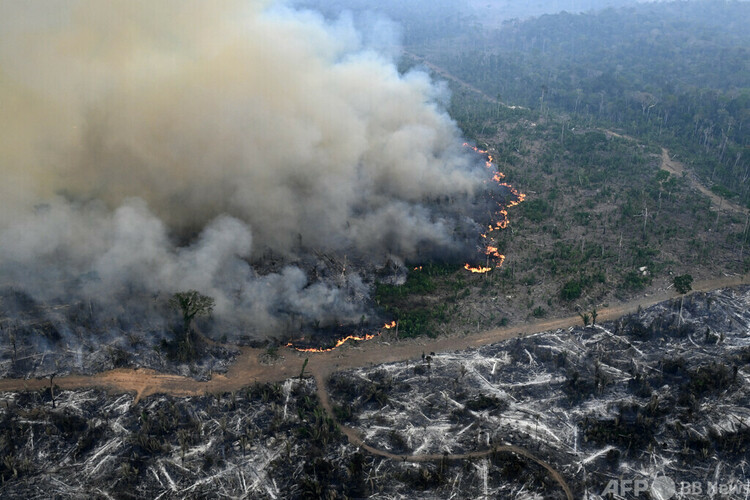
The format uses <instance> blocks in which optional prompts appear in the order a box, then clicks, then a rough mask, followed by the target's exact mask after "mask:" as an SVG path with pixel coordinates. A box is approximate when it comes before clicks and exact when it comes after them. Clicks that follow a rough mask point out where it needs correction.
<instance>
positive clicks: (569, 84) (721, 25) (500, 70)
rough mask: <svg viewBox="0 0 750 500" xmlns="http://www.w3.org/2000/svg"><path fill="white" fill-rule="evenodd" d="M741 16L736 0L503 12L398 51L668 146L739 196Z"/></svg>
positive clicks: (743, 101)
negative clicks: (518, 15) (510, 15)
mask: <svg viewBox="0 0 750 500" xmlns="http://www.w3.org/2000/svg"><path fill="white" fill-rule="evenodd" d="M747 19H750V3H747V2H736V1H735V2H724V1H721V2H719V1H705V2H674V3H656V4H652V3H649V4H636V5H632V6H629V7H627V8H620V9H614V8H609V9H605V10H602V11H597V12H589V13H582V14H569V13H567V12H562V13H559V14H555V15H543V16H541V17H538V18H534V19H530V20H527V21H523V22H522V21H518V20H510V21H505V22H504V23H503V24H502V25H501V26H496V27H488V26H482V28H481V29H477V30H474V31H468V32H466V31H464V32H463V34H462V35H461V36H459V37H456V38H453V39H450V40H449V39H447V38H445V37H443V38H435V39H433V40H431V41H424V42H422V43H418V44H414V45H413V46H411V47H410V48H409V50H410V51H411V52H413V53H415V54H419V57H424V58H425V59H427V60H429V61H430V62H432V63H434V64H436V65H438V66H440V67H442V68H444V69H445V70H446V71H448V72H450V73H451V74H454V75H460V76H461V79H463V80H464V81H466V82H468V83H470V84H472V85H474V86H475V87H477V88H479V89H481V90H482V91H483V92H484V93H485V94H487V95H489V96H492V97H495V98H499V99H500V100H502V101H503V102H506V103H509V104H516V105H522V106H526V107H529V108H532V109H536V110H540V111H542V112H546V111H547V110H549V109H553V110H555V111H558V112H563V113H565V114H567V115H568V116H569V117H570V118H571V119H572V120H573V123H574V124H575V123H579V124H586V125H594V124H599V125H602V126H607V127H616V128H617V129H619V130H621V131H623V132H624V133H627V134H630V135H635V136H637V137H638V138H639V139H642V140H651V141H653V142H658V143H659V144H660V145H663V146H665V147H669V148H670V149H671V150H673V152H674V153H677V154H678V155H680V157H681V158H682V160H683V161H685V162H686V163H687V164H689V165H690V166H692V167H693V168H694V169H695V170H696V172H697V173H698V174H699V175H700V176H701V178H702V179H703V180H704V182H706V183H707V184H708V185H709V186H711V187H712V189H714V191H716V192H718V193H720V194H722V195H723V196H726V197H730V198H734V199H736V200H738V201H740V202H741V203H742V204H745V205H747V204H748V203H750V182H748V181H749V180H750V158H748V148H749V147H750V131H749V130H748V123H747V122H748V119H749V118H750V52H748V49H747V47H748V46H750V33H749V32H748V31H747V29H746V20H747ZM573 126H575V125H573Z"/></svg>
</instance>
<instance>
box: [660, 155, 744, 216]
mask: <svg viewBox="0 0 750 500" xmlns="http://www.w3.org/2000/svg"><path fill="white" fill-rule="evenodd" d="M661 168H662V169H663V170H666V171H667V172H669V173H672V174H675V175H677V176H680V177H681V176H683V175H686V176H687V178H688V180H689V181H690V184H691V185H692V186H693V187H694V188H695V189H697V190H698V191H700V192H701V193H702V194H705V195H706V196H708V197H709V199H710V200H711V203H712V204H713V206H714V207H717V208H718V210H721V209H726V210H730V211H732V212H736V213H739V214H742V215H746V214H747V213H748V210H747V209H746V208H744V207H742V206H740V205H738V204H736V203H734V202H731V201H729V200H726V199H724V198H722V197H721V196H719V195H718V194H716V193H714V192H713V191H711V190H710V189H708V188H707V187H706V186H704V185H703V184H701V183H700V181H698V179H696V178H695V175H692V174H691V173H689V172H688V171H687V170H685V165H683V164H682V163H680V162H678V161H676V160H674V159H672V158H670V157H669V151H668V150H667V148H661Z"/></svg>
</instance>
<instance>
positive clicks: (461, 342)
mask: <svg viewBox="0 0 750 500" xmlns="http://www.w3.org/2000/svg"><path fill="white" fill-rule="evenodd" d="M748 283H750V277H748V276H732V277H723V278H719V279H715V280H707V281H702V282H697V283H695V288H694V290H695V291H709V290H714V289H717V288H724V287H729V286H736V285H740V284H748ZM674 295H675V293H674V292H673V291H670V290H668V289H664V290H660V291H659V292H658V293H656V294H653V295H650V296H644V297H641V298H636V299H633V300H630V301H628V302H625V303H622V304H618V305H615V306H612V307H608V308H604V309H601V310H599V311H598V313H599V314H598V319H599V321H607V320H612V319H616V318H618V317H621V316H623V315H625V314H628V313H631V312H635V311H636V310H637V309H638V308H639V307H642V308H645V307H648V306H651V305H653V304H656V303H658V302H661V301H663V300H667V299H669V298H670V297H672V296H674ZM579 323H580V318H579V317H578V316H568V317H565V318H558V319H551V320H546V321H536V322H530V323H524V324H522V325H516V326H511V327H507V328H496V329H493V330H488V331H485V332H481V333H477V334H473V335H467V336H463V337H444V338H439V339H429V340H424V339H419V340H411V341H398V342H394V343H388V342H385V341H383V340H382V339H376V340H374V341H369V342H366V343H364V344H362V345H359V346H354V347H348V346H347V347H343V348H339V349H336V350H334V351H329V352H322V353H299V352H297V351H294V350H292V349H289V348H284V349H281V354H282V356H283V359H281V360H280V361H279V362H278V363H276V364H274V365H264V364H262V363H261V362H260V358H261V354H263V353H264V351H263V350H260V349H252V348H242V352H241V354H240V356H239V357H238V358H237V360H236V361H235V363H234V364H233V365H232V366H231V367H230V369H229V371H228V372H227V373H226V375H219V374H217V375H214V376H213V377H212V378H211V380H209V381H207V382H199V381H197V380H194V379H191V378H186V377H182V376H179V375H168V374H163V373H158V372H155V371H153V370H141V369H137V370H126V369H119V370H111V371H108V372H104V373H100V374H97V375H93V376H81V375H71V376H67V377H60V378H57V379H55V380H54V383H55V385H57V386H58V387H60V388H61V389H81V388H91V387H101V388H104V389H107V390H110V391H112V392H118V393H121V392H134V393H136V401H138V400H139V399H140V398H142V397H144V396H148V395H151V394H156V393H161V394H170V395H173V396H178V397H185V396H196V395H200V394H205V393H215V392H227V391H234V390H238V389H241V388H242V387H245V386H247V385H249V384H252V383H254V382H276V381H282V380H286V379H288V378H290V377H294V376H297V375H300V373H301V370H302V368H303V366H304V360H305V359H308V360H309V361H308V364H307V370H308V372H307V373H308V374H311V375H312V376H314V377H315V381H316V384H317V387H318V397H319V399H320V401H321V405H322V406H323V408H324V409H325V410H326V411H327V413H328V414H329V415H331V417H332V418H333V415H334V413H333V411H332V408H331V403H330V399H329V396H328V391H327V390H326V381H327V380H328V377H329V376H330V374H331V373H333V372H335V371H339V370H345V369H349V368H356V367H361V366H368V365H374V364H380V363H386V362H395V361H406V360H410V359H416V358H421V355H422V353H424V352H433V351H434V352H445V351H454V350H464V349H467V348H472V347H480V346H483V345H487V344H492V343H495V342H499V341H502V340H506V339H509V338H513V337H516V336H522V335H527V334H532V333H538V332H543V331H548V330H556V329H564V328H570V327H572V326H575V325H578V324H579ZM50 383H51V381H50V380H49V379H31V380H20V379H3V380H0V390H2V391H17V390H38V389H42V388H45V387H48V386H49V385H50ZM339 428H340V429H341V431H342V432H343V433H344V434H345V435H346V436H347V439H348V440H349V442H350V443H352V444H353V445H355V446H358V447H360V448H362V449H364V450H366V451H368V452H369V453H372V454H374V455H377V456H381V457H384V458H389V459H394V460H402V461H409V462H432V461H436V460H442V459H448V460H463V459H468V458H481V457H486V456H489V455H491V454H492V453H495V452H499V453H515V454H517V455H519V456H523V457H525V458H526V459H528V460H531V461H533V462H536V463H537V464H539V465H540V466H541V467H543V468H545V469H546V470H547V471H548V472H549V474H550V476H551V477H552V478H553V479H554V480H555V482H556V483H557V484H558V485H559V486H560V488H561V489H562V490H563V491H564V493H565V495H566V497H567V498H568V499H571V500H572V499H573V494H572V491H571V489H570V487H569V485H568V484H567V482H566V481H565V479H564V478H563V477H562V475H561V474H560V473H559V472H558V471H557V470H555V469H554V468H553V467H552V466H551V465H550V464H548V463H547V462H545V461H543V460H541V459H540V458H538V457H537V456H535V455H534V454H533V453H531V452H529V451H528V450H525V449H523V448H520V447H517V446H513V445H497V446H494V447H492V448H489V449H487V450H482V451H476V452H471V453H463V454H455V455H432V454H430V455H396V454H393V453H390V452H387V451H384V450H379V449H377V448H374V447H372V446H370V445H368V444H367V443H365V442H364V441H363V439H362V437H361V436H360V434H359V433H358V432H357V430H355V429H353V428H350V427H346V426H344V425H341V424H339Z"/></svg>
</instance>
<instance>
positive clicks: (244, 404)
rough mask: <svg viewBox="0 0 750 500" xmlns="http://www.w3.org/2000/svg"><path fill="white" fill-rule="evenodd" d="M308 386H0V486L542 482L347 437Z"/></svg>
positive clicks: (29, 494) (100, 492)
mask: <svg viewBox="0 0 750 500" xmlns="http://www.w3.org/2000/svg"><path fill="white" fill-rule="evenodd" d="M315 389H316V387H315V383H314V382H313V381H312V380H309V379H308V380H302V381H300V380H296V379H295V380H288V381H286V382H285V383H283V384H275V385H254V386H250V387H248V388H247V389H245V390H242V391H238V392H235V393H224V394H216V395H209V396H204V397H193V398H172V397H165V396H154V397H149V398H146V399H144V400H141V401H139V402H137V403H136V402H134V401H133V397H132V396H129V395H119V396H118V395H108V394H106V393H104V392H101V391H97V390H89V391H80V392H76V391H63V392H59V393H57V392H54V391H53V392H52V393H51V392H50V390H49V389H47V390H46V391H43V392H27V393H6V394H2V395H1V396H0V400H1V402H0V419H1V423H0V455H2V462H0V477H1V478H2V484H0V496H1V497H3V498H24V499H31V498H40V499H41V498H45V499H46V498H53V497H54V498H123V499H130V498H139V499H140V498H142V499H155V498H161V499H166V498H208V497H210V498H252V499H277V498H305V499H313V498H314V499H321V498H325V499H334V498H403V499H407V498H408V499H412V498H425V499H427V498H436V497H437V498H449V497H451V494H453V495H454V497H455V494H459V495H460V497H461V498H479V497H481V496H482V494H483V492H487V491H488V489H487V488H488V485H492V487H493V488H494V487H495V486H494V485H495V484H496V483H509V484H515V489H516V490H518V489H528V488H525V487H524V486H523V484H522V482H533V481H536V483H538V484H539V485H544V484H545V483H549V482H550V480H549V478H548V477H547V474H546V472H545V471H544V470H543V469H542V468H541V467H539V466H537V465H536V464H533V463H532V464H528V463H526V461H525V460H523V459H521V458H518V457H516V456H514V455H511V454H502V453H498V454H496V455H493V456H490V457H487V458H486V459H482V460H476V461H472V462H468V461H452V460H448V459H446V460H438V461H435V462H434V463H425V464H409V463H404V462H402V461H393V460H389V459H385V458H380V457H376V456H372V455H369V454H367V453H366V452H364V451H361V450H358V449H357V448H356V447H355V446H352V445H351V444H349V443H348V442H347V440H346V438H345V437H344V436H343V434H341V433H340V432H339V430H338V428H337V427H336V425H335V423H334V422H333V421H332V420H331V418H330V417H329V416H327V415H326V414H325V412H324V410H323V409H322V408H321V407H320V406H319V404H318V399H317V398H316V395H315ZM53 395H54V403H53V398H52V396H53ZM497 467H500V470H501V472H502V473H501V475H497V476H495V475H493V476H490V471H493V470H495V468H497ZM519 471H523V474H522V475H520V476H519V475H518V472H519ZM539 491H544V490H543V489H541V487H539ZM523 498H534V497H529V496H526V497H523ZM536 498H541V496H537V497H536Z"/></svg>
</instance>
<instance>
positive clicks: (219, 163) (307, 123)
mask: <svg viewBox="0 0 750 500" xmlns="http://www.w3.org/2000/svg"><path fill="white" fill-rule="evenodd" d="M356 24H357V23H356V22H355V21H354V20H353V18H352V16H348V15H346V14H343V15H342V16H341V17H340V18H339V19H337V20H335V21H327V20H325V19H323V17H322V16H320V15H318V14H316V13H314V12H310V11H300V10H294V9H293V8H291V7H288V6H285V5H284V4H279V3H276V4H272V3H269V2H260V1H256V2H253V1H250V2H233V1H226V2H203V1H177V0H165V1H160V2H148V1H132V0H128V1H119V0H111V1H106V2H101V1H98V0H91V1H88V0H81V1H75V0H65V1H61V2H55V3H54V4H52V5H48V4H45V5H42V4H38V3H34V2H4V3H2V4H0V102H2V103H3V106H0V151H2V153H3V154H2V155H0V165H1V166H2V167H1V168H2V173H3V177H4V182H3V183H2V185H1V186H0V199H1V200H2V201H1V202H0V203H2V215H0V283H2V285H3V287H5V288H6V289H7V288H8V287H12V288H13V289H14V290H20V291H23V293H24V294H26V295H27V296H29V297H32V298H33V299H34V300H36V301H40V302H43V303H46V304H56V303H59V304H64V303H72V302H76V301H86V302H88V303H89V304H96V307H94V306H93V305H92V306H91V307H90V310H91V311H94V310H98V311H100V313H99V314H100V316H101V317H108V316H118V317H119V316H122V314H121V313H120V312H121V311H129V310H131V308H133V307H137V308H138V310H139V314H140V315H141V316H139V318H140V319H139V321H140V322H149V321H150V322H151V323H153V324H158V323H159V320H158V319H157V318H156V317H153V318H152V317H151V316H150V315H151V312H150V306H144V305H143V302H144V301H147V300H162V301H163V299H164V297H168V296H169V294H171V293H173V292H175V291H178V290H185V289H196V290H199V291H201V292H202V293H204V294H206V295H210V296H212V297H213V298H214V299H215V300H216V309H215V312H214V317H215V319H216V321H217V324H218V325H223V326H222V330H223V331H224V332H225V333H227V334H229V335H230V336H231V335H233V334H234V333H236V332H243V334H246V335H249V336H250V337H256V338H262V337H264V336H268V335H272V334H275V335H278V334H279V333H280V330H285V329H290V328H291V329H294V328H298V325H299V324H302V323H304V322H315V323H316V324H323V325H325V324H334V323H341V322H344V323H346V322H351V321H358V320H360V319H361V317H362V316H363V315H367V314H369V313H370V312H371V311H370V310H369V308H368V306H367V297H368V296H369V292H370V287H371V283H370V278H368V276H369V274H370V273H371V272H372V270H373V269H375V268H377V267H378V266H383V265H385V264H386V263H388V262H398V263H403V262H406V261H414V260H418V259H429V258H435V257H440V258H445V257H449V256H456V255H460V254H462V253H465V252H466V251H467V249H469V250H470V249H472V248H473V241H471V237H473V236H475V235H476V234H477V231H476V229H477V227H478V224H477V223H476V222H475V221H474V219H475V218H476V217H475V215H474V214H475V212H477V205H476V200H477V197H478V196H479V194H480V193H481V192H482V190H483V189H485V188H484V187H483V184H482V182H483V179H484V178H485V177H486V172H485V171H484V169H483V168H482V167H481V166H478V160H480V159H479V158H476V157H475V155H473V154H472V153H471V152H470V151H467V150H466V149H465V148H462V146H461V144H462V140H461V138H460V132H459V131H458V129H457V127H456V125H455V123H454V122H453V121H452V120H451V119H450V117H449V116H448V115H447V113H446V111H445V104H446V102H447V99H448V98H449V96H448V93H447V90H446V87H445V86H444V85H441V84H439V83H436V82H433V81H432V80H431V79H430V78H429V76H428V75H427V74H426V73H424V72H421V71H410V72H407V73H405V74H402V73H399V71H398V70H397V68H396V65H395V60H394V59H393V57H392V54H393V53H395V52H396V51H394V50H392V49H393V47H394V46H396V43H397V39H395V37H393V34H394V33H397V31H398V30H397V29H395V28H394V26H393V25H391V24H389V23H388V22H387V21H385V20H380V19H378V20H377V21H376V22H372V23H369V24H368V26H370V27H369V28H368V29H367V30H366V31H364V32H363V31H361V30H358V29H357V28H355V25H356ZM384 48H385V49H384ZM480 163H481V162H480ZM469 235H471V236H469ZM269 256H271V257H272V258H273V260H274V261H275V262H276V264H275V265H274V266H273V267H269V265H268V261H269V260H270V259H271V257H269ZM321 256H333V261H335V262H339V263H341V262H343V264H342V265H340V266H331V265H330V263H328V264H327V263H326V262H327V261H326V259H324V258H322V257H321ZM134 302H137V303H139V304H141V305H138V306H136V305H133V303H134ZM118 311H120V312H118ZM92 314H93V313H92ZM125 316H128V317H132V316H133V315H132V314H125Z"/></svg>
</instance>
